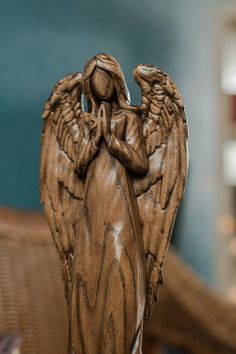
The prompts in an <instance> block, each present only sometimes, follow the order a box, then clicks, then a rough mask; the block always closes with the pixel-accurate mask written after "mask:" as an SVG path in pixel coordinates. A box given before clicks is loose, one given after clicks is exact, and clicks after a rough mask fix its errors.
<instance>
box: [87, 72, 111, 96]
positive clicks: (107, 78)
mask: <svg viewBox="0 0 236 354" xmlns="http://www.w3.org/2000/svg"><path fill="white" fill-rule="evenodd" d="M91 87H92V90H93V93H94V94H95V95H96V96H97V97H98V98H99V99H101V100H102V101H110V100H111V99H112V98H113V97H114V95H115V91H116V90H115V84H114V80H113V78H112V77H111V75H110V73H109V72H107V71H105V70H103V69H100V68H95V70H94V72H93V73H92V76H91Z"/></svg>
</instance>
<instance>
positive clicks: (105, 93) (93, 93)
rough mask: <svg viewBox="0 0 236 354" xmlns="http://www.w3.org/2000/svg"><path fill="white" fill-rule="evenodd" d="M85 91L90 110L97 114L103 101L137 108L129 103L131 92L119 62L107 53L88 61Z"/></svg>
mask: <svg viewBox="0 0 236 354" xmlns="http://www.w3.org/2000/svg"><path fill="white" fill-rule="evenodd" d="M83 93H84V95H85V97H86V99H87V102H88V109H89V112H92V113H93V114H95V115H96V113H97V110H98V105H99V103H100V102H102V101H107V102H112V101H117V104H118V106H119V107H120V108H122V109H128V110H134V109H136V107H133V106H130V104H129V103H130V97H129V92H128V89H127V86H126V82H125V78H124V75H123V72H122V69H121V67H120V65H119V63H118V62H117V61H116V59H115V58H113V57H112V56H110V55H107V54H97V55H95V56H94V57H93V58H92V59H90V60H89V61H88V62H87V64H86V66H85V68H84V72H83Z"/></svg>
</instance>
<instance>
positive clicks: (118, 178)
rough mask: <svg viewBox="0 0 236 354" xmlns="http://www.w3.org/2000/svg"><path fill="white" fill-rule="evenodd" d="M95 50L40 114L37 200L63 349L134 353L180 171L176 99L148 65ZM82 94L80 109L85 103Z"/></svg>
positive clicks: (76, 353)
mask: <svg viewBox="0 0 236 354" xmlns="http://www.w3.org/2000/svg"><path fill="white" fill-rule="evenodd" d="M134 77H135V80H136V81H137V83H138V84H139V86H140V88H141V90H142V105H141V107H136V106H132V105H130V100H129V93H128V90H127V87H126V83H125V79H124V75H123V73H122V70H121V68H120V65H119V64H118V62H117V61H116V60H115V59H114V58H113V57H112V56H110V55H106V54H98V55H96V56H94V57H93V58H92V59H91V60H89V61H88V63H87V64H86V66H85V69H84V71H83V74H81V73H79V72H76V73H74V74H71V75H68V76H66V77H65V78H64V79H62V80H60V81H59V82H58V83H57V84H56V86H55V88H54V89H53V92H52V94H51V96H50V98H49V100H48V102H47V103H46V106H45V111H44V114H43V122H44V126H43V136H42V154H41V199H42V203H43V206H44V209H45V214H46V217H47V220H48V223H49V226H50V229H51V233H52V236H53V239H54V242H55V245H56V248H57V250H58V252H59V255H60V258H61V261H62V263H63V274H64V281H65V288H66V299H67V304H68V313H69V344H68V353H69V354H72V353H73V354H112V353H114V354H131V353H132V354H140V353H142V329H143V320H144V319H148V318H149V317H150V315H151V312H152V308H153V305H154V303H155V301H156V299H157V290H158V285H159V284H160V283H162V267H163V261H164V258H165V255H166V251H167V248H168V245H169V241H170V236H171V232H172V228H173V224H174V220H175V216H176V212H177V209H178V206H179V203H180V201H181V199H182V196H183V191H184V186H185V179H186V170H187V147H186V143H187V125H186V118H185V112H184V104H183V101H182V99H181V97H180V95H179V93H178V91H177V89H176V88H175V86H174V84H173V83H172V82H171V80H170V78H169V77H168V76H167V75H166V74H165V73H163V72H162V71H161V70H159V69H158V68H157V67H155V66H152V65H139V66H137V67H136V68H135V69H134ZM83 98H85V99H86V100H87V107H88V108H87V111H86V110H85V109H84V108H83Z"/></svg>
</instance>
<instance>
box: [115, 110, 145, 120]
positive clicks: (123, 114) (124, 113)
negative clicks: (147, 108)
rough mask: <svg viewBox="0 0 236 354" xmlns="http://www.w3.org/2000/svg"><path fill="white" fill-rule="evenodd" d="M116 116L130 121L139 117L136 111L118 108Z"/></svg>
mask: <svg viewBox="0 0 236 354" xmlns="http://www.w3.org/2000/svg"><path fill="white" fill-rule="evenodd" d="M116 116H117V117H120V118H124V119H125V120H128V121H129V122H132V123H135V122H138V121H139V119H140V116H139V115H138V114H137V113H136V112H134V111H131V110H129V109H120V110H119V112H118V113H117V114H116Z"/></svg>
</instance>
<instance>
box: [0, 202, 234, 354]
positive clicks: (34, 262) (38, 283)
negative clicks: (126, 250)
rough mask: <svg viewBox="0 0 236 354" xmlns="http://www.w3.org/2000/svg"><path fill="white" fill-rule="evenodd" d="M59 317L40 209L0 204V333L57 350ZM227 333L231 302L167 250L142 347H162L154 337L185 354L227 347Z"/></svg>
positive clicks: (56, 267)
mask: <svg viewBox="0 0 236 354" xmlns="http://www.w3.org/2000/svg"><path fill="white" fill-rule="evenodd" d="M66 324H67V314H66V303H65V300H64V286H63V282H62V280H61V266H60V261H59V259H58V256H57V253H56V250H55V247H54V245H53V243H52V240H51V236H50V233H49V231H48V228H47V225H46V222H45V220H44V217H43V216H42V215H40V214H37V213H20V212H16V211H13V210H8V209H5V208H0V333H3V332H5V333H14V334H19V335H21V337H22V340H23V344H22V353H23V354H65V353H66V334H67V328H66ZM235 333H236V308H235V307H234V306H232V305H229V304H228V303H226V302H224V301H223V300H222V299H220V298H218V297H217V296H216V295H215V294H213V293H212V292H211V291H209V290H208V289H207V288H206V286H205V285H203V284H202V283H201V282H200V280H199V279H198V277H197V276H196V274H194V272H192V271H191V270H190V269H189V268H188V267H187V266H186V265H185V264H184V263H183V262H182V261H181V260H180V259H179V258H178V256H177V255H176V253H175V252H174V251H173V250H171V252H170V253H169V255H168V259H167V263H166V266H165V284H164V286H163V287H162V288H161V292H160V298H159V306H157V309H156V311H155V312H154V313H153V316H152V320H151V321H150V322H148V323H147V324H146V325H145V334H144V338H145V348H144V354H146V353H148V354H159V353H162V351H161V346H160V343H162V344H170V345H171V346H175V347H178V348H181V349H183V350H185V352H186V353H187V354H191V353H193V354H235V353H236V337H235Z"/></svg>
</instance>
